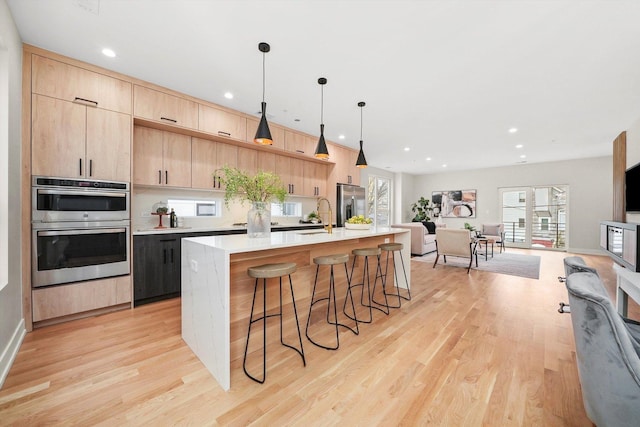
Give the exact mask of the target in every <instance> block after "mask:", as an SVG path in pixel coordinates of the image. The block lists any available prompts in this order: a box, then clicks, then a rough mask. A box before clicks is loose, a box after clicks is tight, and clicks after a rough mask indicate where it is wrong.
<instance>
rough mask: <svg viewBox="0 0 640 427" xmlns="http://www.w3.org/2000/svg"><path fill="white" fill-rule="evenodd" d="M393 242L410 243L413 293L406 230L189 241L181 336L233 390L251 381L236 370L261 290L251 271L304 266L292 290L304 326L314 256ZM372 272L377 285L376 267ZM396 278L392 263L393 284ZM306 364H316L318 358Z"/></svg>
mask: <svg viewBox="0 0 640 427" xmlns="http://www.w3.org/2000/svg"><path fill="white" fill-rule="evenodd" d="M386 242H398V243H402V244H404V249H403V253H402V256H403V258H404V259H405V264H406V266H407V269H406V271H407V279H408V283H405V282H404V276H403V275H402V274H401V275H400V278H399V280H400V281H401V282H400V283H398V286H400V287H402V288H409V286H410V282H411V276H410V275H411V271H410V270H411V268H410V264H409V259H410V256H411V255H410V252H411V237H410V235H409V232H408V230H406V229H400V228H389V227H373V228H371V229H370V230H347V229H344V228H334V229H333V233H332V234H328V233H326V232H325V231H324V230H299V231H282V232H272V233H271V236H270V237H269V238H249V237H247V235H246V234H243V235H226V236H208V237H193V238H185V239H182V259H181V263H182V268H181V270H182V292H181V295H182V338H183V339H184V341H185V342H186V343H187V345H189V347H190V348H191V350H193V352H194V353H195V354H196V356H197V357H198V358H199V359H200V361H202V363H203V364H204V365H205V367H206V368H207V369H208V370H209V372H211V374H212V375H213V376H214V378H215V379H216V380H217V381H218V383H219V384H220V386H221V387H222V388H223V389H224V390H229V388H230V387H231V382H232V376H233V375H244V374H243V372H242V369H236V370H234V371H233V372H232V371H231V362H232V361H234V360H236V359H238V358H242V355H243V352H244V340H245V336H246V332H247V329H246V328H247V325H248V319H249V313H250V310H251V299H252V295H253V286H254V279H251V278H250V277H249V276H248V275H247V268H248V267H251V266H255V265H260V264H266V263H275V262H295V263H296V264H297V266H298V270H297V271H296V272H295V273H294V274H293V275H292V276H293V285H294V291H295V294H296V301H297V305H298V317H299V322H300V324H301V325H304V324H305V322H306V315H307V312H308V308H309V307H308V305H306V304H300V302H299V301H306V299H308V298H309V296H310V295H311V288H312V286H313V280H314V277H315V265H314V264H313V258H315V257H317V256H321V255H330V254H336V253H348V254H351V251H352V250H353V249H356V248H363V247H375V246H377V245H378V244H380V243H386ZM350 262H351V261H350ZM397 262H398V263H399V262H400V261H399V259H398V260H397ZM349 265H351V264H349ZM383 268H384V267H383ZM399 268H402V267H399ZM372 270H374V271H373V272H372V276H371V279H372V280H373V278H374V276H373V275H374V274H375V269H372ZM359 272H361V268H360V269H357V270H356V272H355V278H354V280H355V281H358V280H360V281H361V280H362V278H361V277H358V274H359ZM360 274H361V273H360ZM392 277H393V274H392V271H391V265H390V271H389V280H390V282H389V284H390V283H391V281H392V280H393V278H392ZM319 280H322V282H327V280H328V279H327V277H321V278H319ZM338 280H340V279H338ZM372 283H373V281H372ZM274 288H275V290H276V291H277V286H271V287H270V288H269V291H268V292H269V293H271V292H272V291H274ZM277 300H278V299H277V292H274V297H271V296H269V297H268V307H267V309H269V308H272V307H276V305H275V304H274V301H277ZM372 327H375V325H372ZM307 345H308V342H307ZM307 363H313V360H310V361H308V362H307Z"/></svg>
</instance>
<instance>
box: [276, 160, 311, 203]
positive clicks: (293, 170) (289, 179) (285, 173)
mask: <svg viewBox="0 0 640 427" xmlns="http://www.w3.org/2000/svg"><path fill="white" fill-rule="evenodd" d="M275 160H276V162H275V165H276V169H275V172H276V174H277V175H278V176H280V179H282V182H283V183H284V184H286V185H287V193H288V194H290V195H292V196H304V195H305V192H304V166H305V163H307V162H305V161H304V160H301V159H295V158H293V157H287V156H280V155H277V156H276V159H275Z"/></svg>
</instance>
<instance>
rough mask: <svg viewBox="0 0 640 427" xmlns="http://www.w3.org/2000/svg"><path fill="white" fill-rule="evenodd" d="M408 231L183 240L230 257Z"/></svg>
mask: <svg viewBox="0 0 640 427" xmlns="http://www.w3.org/2000/svg"><path fill="white" fill-rule="evenodd" d="M409 232H410V231H409V230H408V229H406V228H391V227H372V228H371V229H369V230H347V229H345V228H334V229H333V233H332V234H329V233H327V232H326V231H325V230H313V229H311V230H294V231H272V232H271V236H270V237H268V238H267V237H265V238H249V237H248V236H247V235H246V234H231V235H223V236H205V237H190V238H187V239H184V240H187V241H192V242H195V243H199V244H201V245H205V246H209V247H212V248H216V249H219V250H223V251H225V252H227V253H229V254H233V253H242V252H253V251H261V250H265V249H275V248H284V247H291V246H304V245H314V244H320V243H330V242H337V241H342V240H353V239H360V238H365V237H373V236H384V235H389V234H402V233H409Z"/></svg>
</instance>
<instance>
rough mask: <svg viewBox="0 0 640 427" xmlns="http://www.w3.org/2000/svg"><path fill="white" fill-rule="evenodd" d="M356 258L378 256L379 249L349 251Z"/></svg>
mask: <svg viewBox="0 0 640 427" xmlns="http://www.w3.org/2000/svg"><path fill="white" fill-rule="evenodd" d="M351 253H352V254H353V255H356V256H378V255H380V248H360V249H354V250H353V251H351Z"/></svg>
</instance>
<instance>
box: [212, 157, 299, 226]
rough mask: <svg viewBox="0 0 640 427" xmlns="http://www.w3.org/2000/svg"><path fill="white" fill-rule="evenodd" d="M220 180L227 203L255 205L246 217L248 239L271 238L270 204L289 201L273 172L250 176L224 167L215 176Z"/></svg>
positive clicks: (282, 185) (278, 178)
mask: <svg viewBox="0 0 640 427" xmlns="http://www.w3.org/2000/svg"><path fill="white" fill-rule="evenodd" d="M215 175H216V176H219V177H220V183H221V184H223V185H224V187H225V193H224V203H225V205H226V206H227V207H229V202H231V201H232V200H239V201H240V204H242V205H244V202H245V201H249V202H251V204H252V208H251V209H250V210H249V212H248V213H247V235H248V236H249V237H269V233H270V232H271V211H270V210H269V203H270V202H273V201H278V202H280V203H283V202H284V200H285V198H286V197H287V190H286V189H285V187H284V184H283V182H282V180H281V179H280V177H279V176H278V175H276V174H274V173H271V172H265V171H259V172H258V173H256V174H255V175H251V174H249V173H247V172H245V171H243V170H240V169H238V168H232V167H229V166H223V167H222V169H220V170H217V171H216V172H215Z"/></svg>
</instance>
